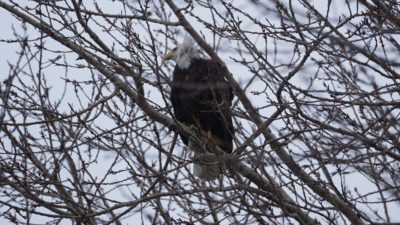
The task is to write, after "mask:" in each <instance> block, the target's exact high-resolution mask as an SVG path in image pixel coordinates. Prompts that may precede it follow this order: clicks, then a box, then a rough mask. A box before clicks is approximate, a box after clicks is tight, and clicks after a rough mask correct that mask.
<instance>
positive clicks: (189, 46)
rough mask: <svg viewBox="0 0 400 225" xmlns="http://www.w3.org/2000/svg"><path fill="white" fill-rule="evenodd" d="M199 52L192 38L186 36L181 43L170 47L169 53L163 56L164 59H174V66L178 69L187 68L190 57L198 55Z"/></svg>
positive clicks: (190, 60)
mask: <svg viewBox="0 0 400 225" xmlns="http://www.w3.org/2000/svg"><path fill="white" fill-rule="evenodd" d="M199 55H200V54H199V52H198V51H197V49H196V45H195V43H194V41H193V39H192V38H190V37H189V36H186V37H185V39H184V40H183V42H182V44H180V45H179V46H178V47H176V48H174V49H172V51H170V52H169V53H167V54H166V55H165V56H164V58H163V59H164V60H171V59H172V60H174V61H175V62H176V66H177V67H179V68H180V69H187V68H189V66H190V64H191V62H192V59H194V58H198V57H199Z"/></svg>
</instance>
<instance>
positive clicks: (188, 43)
mask: <svg viewBox="0 0 400 225" xmlns="http://www.w3.org/2000/svg"><path fill="white" fill-rule="evenodd" d="M171 59H172V60H174V61H175V62H176V66H175V69H174V72H173V78H172V88H171V102H172V106H173V111H174V115H175V118H176V119H177V120H178V121H180V122H181V123H183V124H185V125H186V126H190V127H196V128H197V129H200V130H201V131H202V132H203V133H207V134H208V136H209V138H210V139H212V140H211V141H212V142H213V143H214V144H215V145H217V146H219V147H220V148H221V149H222V150H223V151H224V152H226V153H231V152H232V137H233V135H234V129H233V125H232V114H231V111H230V107H231V102H232V99H233V92H232V88H231V86H230V84H229V83H228V81H226V80H225V78H224V76H225V73H227V70H226V69H225V68H224V67H223V66H222V65H221V64H220V63H218V62H216V61H214V60H211V59H203V58H201V57H200V54H199V52H198V51H197V49H196V46H195V44H194V41H193V40H192V39H191V38H185V40H184V41H183V43H182V44H181V45H179V46H178V47H176V48H174V49H173V50H172V51H171V52H169V53H167V54H166V55H165V56H164V60H171ZM181 139H182V141H183V143H184V144H185V145H186V146H188V148H189V150H191V151H193V152H194V155H195V156H196V155H200V154H203V153H204V151H202V150H201V147H200V146H198V145H197V144H195V142H194V141H192V140H191V138H189V137H186V136H183V135H181ZM220 170H221V166H220V165H219V164H218V163H216V162H214V163H213V162H207V163H204V164H194V165H193V174H194V175H195V176H197V177H199V178H200V179H203V180H214V179H215V178H217V177H218V175H219V174H220Z"/></svg>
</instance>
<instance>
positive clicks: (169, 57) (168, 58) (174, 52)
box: [163, 50, 176, 60]
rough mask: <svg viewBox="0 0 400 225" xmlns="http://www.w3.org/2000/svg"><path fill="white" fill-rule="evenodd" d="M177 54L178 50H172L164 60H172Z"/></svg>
mask: <svg viewBox="0 0 400 225" xmlns="http://www.w3.org/2000/svg"><path fill="white" fill-rule="evenodd" d="M175 55H176V51H174V50H172V51H170V52H168V53H167V54H165V55H164V57H163V60H170V59H172V58H173V57H174V56H175Z"/></svg>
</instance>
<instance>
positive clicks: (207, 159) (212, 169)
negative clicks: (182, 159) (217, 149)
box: [188, 140, 221, 181]
mask: <svg viewBox="0 0 400 225" xmlns="http://www.w3.org/2000/svg"><path fill="white" fill-rule="evenodd" d="M188 147H189V149H190V150H191V151H193V153H194V157H193V158H194V160H195V161H197V162H199V163H193V175H194V176H196V177H198V178H200V179H202V180H206V181H211V180H215V179H216V178H218V176H219V174H220V173H221V166H220V164H219V162H217V161H216V156H215V154H213V153H202V150H201V149H200V148H201V147H200V146H198V145H197V144H195V143H194V142H192V141H191V140H189V146H188Z"/></svg>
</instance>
